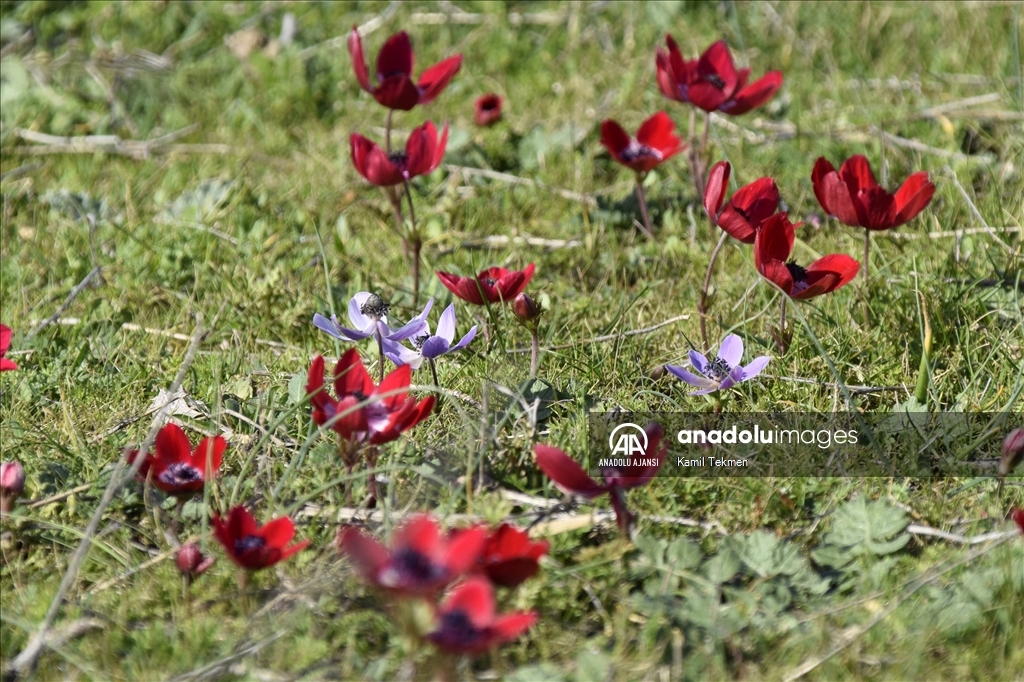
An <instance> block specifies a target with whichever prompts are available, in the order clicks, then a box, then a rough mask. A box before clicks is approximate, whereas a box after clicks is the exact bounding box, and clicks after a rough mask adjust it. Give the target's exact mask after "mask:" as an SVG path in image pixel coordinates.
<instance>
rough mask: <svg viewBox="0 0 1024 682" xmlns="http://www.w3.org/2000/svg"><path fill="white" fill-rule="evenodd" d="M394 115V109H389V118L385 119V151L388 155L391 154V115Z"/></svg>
mask: <svg viewBox="0 0 1024 682" xmlns="http://www.w3.org/2000/svg"><path fill="white" fill-rule="evenodd" d="M393 113H394V109H388V115H387V118H386V119H384V151H385V153H387V154H390V153H391V114H393Z"/></svg>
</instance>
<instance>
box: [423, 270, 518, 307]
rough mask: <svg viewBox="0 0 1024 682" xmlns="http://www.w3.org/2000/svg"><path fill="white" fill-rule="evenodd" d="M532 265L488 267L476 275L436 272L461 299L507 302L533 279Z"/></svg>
mask: <svg viewBox="0 0 1024 682" xmlns="http://www.w3.org/2000/svg"><path fill="white" fill-rule="evenodd" d="M533 271H534V265H533V263H530V264H529V265H527V266H526V267H525V268H523V269H522V270H506V269H505V268H496V267H495V268H488V269H486V270H484V271H483V272H481V273H480V274H479V275H477V276H476V277H460V276H458V275H453V274H451V273H449V272H438V273H436V274H437V278H438V279H440V280H441V284H443V285H445V287H447V288H448V290H449V291H451V292H452V293H453V294H455V295H456V296H458V297H459V298H461V299H462V300H463V301H467V302H469V303H474V304H476V305H485V304H487V303H501V302H504V303H508V302H511V301H512V300H513V299H515V297H516V296H518V295H519V294H521V293H522V292H523V289H525V288H526V285H527V284H529V283H530V280H531V279H533Z"/></svg>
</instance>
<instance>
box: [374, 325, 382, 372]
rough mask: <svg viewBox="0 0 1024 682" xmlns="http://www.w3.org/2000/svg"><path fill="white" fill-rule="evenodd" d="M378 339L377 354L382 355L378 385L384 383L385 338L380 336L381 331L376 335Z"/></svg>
mask: <svg viewBox="0 0 1024 682" xmlns="http://www.w3.org/2000/svg"><path fill="white" fill-rule="evenodd" d="M374 336H375V337H377V353H378V354H379V355H380V381H378V382H377V383H378V384H382V383H384V337H382V336H381V335H380V331H377V332H375V333H374Z"/></svg>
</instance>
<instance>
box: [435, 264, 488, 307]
mask: <svg viewBox="0 0 1024 682" xmlns="http://www.w3.org/2000/svg"><path fill="white" fill-rule="evenodd" d="M434 274H436V275H437V278H438V279H439V280H441V284H443V285H444V286H445V287H446V288H447V289H448V291H450V292H452V293H453V294H455V295H456V296H458V297H459V298H461V299H462V300H463V301H467V302H469V303H473V304H474V305H484V303H486V302H487V301H486V300H485V299H484V297H483V295H482V294H481V293H480V289H479V285H478V284H477V281H476V280H475V279H469V278H467V277H459V276H458V275H453V274H451V273H450V272H435V273H434Z"/></svg>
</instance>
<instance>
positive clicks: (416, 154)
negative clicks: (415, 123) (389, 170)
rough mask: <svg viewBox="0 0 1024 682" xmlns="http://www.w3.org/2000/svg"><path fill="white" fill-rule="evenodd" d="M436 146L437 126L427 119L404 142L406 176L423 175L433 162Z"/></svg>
mask: <svg viewBox="0 0 1024 682" xmlns="http://www.w3.org/2000/svg"><path fill="white" fill-rule="evenodd" d="M435 147H437V128H435V127H434V124H433V123H431V122H430V121H427V122H426V123H424V124H423V125H421V126H420V127H419V128H416V129H415V130H413V131H412V133H411V134H410V135H409V140H408V141H407V142H406V143H405V159H406V160H405V169H406V176H407V177H409V178H414V177H416V176H417V175H423V174H424V173H426V172H427V169H428V168H430V165H431V164H432V163H433V162H434V148H435Z"/></svg>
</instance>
